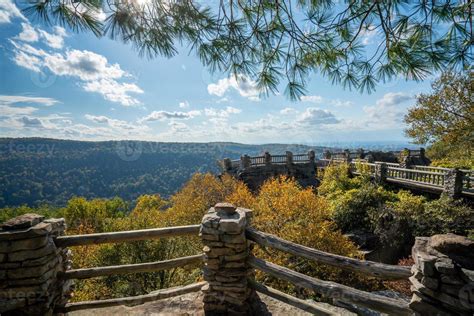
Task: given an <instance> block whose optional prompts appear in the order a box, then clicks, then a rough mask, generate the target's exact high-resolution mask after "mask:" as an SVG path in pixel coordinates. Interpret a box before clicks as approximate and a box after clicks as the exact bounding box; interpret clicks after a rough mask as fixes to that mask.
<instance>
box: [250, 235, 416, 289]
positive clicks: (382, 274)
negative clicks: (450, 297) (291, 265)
mask: <svg viewBox="0 0 474 316" xmlns="http://www.w3.org/2000/svg"><path fill="white" fill-rule="evenodd" d="M246 236H247V238H248V239H250V240H252V241H254V242H256V243H257V244H259V245H261V246H266V247H272V248H275V249H278V250H281V251H284V252H287V253H291V254H292V255H295V256H298V257H303V258H306V259H309V260H314V261H316V262H320V263H324V264H327V265H330V266H333V267H338V268H341V269H345V270H350V271H353V272H358V273H363V274H365V275H370V276H374V277H377V278H381V279H386V280H393V279H408V278H409V277H410V276H411V272H410V268H409V267H402V266H396V265H390V264H383V263H378V262H373V261H365V260H358V259H354V258H349V257H344V256H340V255H335V254H332V253H328V252H324V251H320V250H316V249H313V248H309V247H306V246H302V245H298V244H295V243H292V242H291V241H287V240H284V239H281V238H279V237H277V236H274V235H271V234H267V233H264V232H261V231H258V230H255V229H253V228H247V230H246Z"/></svg>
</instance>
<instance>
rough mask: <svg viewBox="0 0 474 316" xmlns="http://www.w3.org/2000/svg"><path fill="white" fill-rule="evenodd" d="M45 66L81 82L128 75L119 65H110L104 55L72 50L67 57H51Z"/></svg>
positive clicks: (58, 55)
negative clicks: (76, 78) (77, 78)
mask: <svg viewBox="0 0 474 316" xmlns="http://www.w3.org/2000/svg"><path fill="white" fill-rule="evenodd" d="M44 62H45V66H46V67H48V68H49V69H50V70H51V71H52V72H53V73H54V74H56V75H60V76H73V77H79V78H80V79H81V80H84V81H87V80H98V79H119V78H122V77H123V76H125V75H127V74H126V72H125V71H123V70H122V69H121V68H120V66H119V65H118V64H113V65H110V64H109V63H108V61H107V58H105V57H104V56H102V55H99V54H96V53H93V52H91V51H87V50H83V51H80V50H75V49H74V50H71V51H68V52H67V53H66V55H64V56H63V55H61V54H54V55H49V56H47V57H46V58H45V60H44Z"/></svg>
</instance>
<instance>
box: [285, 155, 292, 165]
mask: <svg viewBox="0 0 474 316" xmlns="http://www.w3.org/2000/svg"><path fill="white" fill-rule="evenodd" d="M286 164H287V165H288V166H291V165H292V164H293V153H292V152H291V151H287V152H286Z"/></svg>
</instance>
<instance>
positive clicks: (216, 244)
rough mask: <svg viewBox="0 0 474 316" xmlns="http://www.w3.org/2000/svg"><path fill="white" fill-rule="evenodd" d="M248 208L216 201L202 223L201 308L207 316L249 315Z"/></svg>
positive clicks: (250, 294) (250, 292) (251, 293)
mask: <svg viewBox="0 0 474 316" xmlns="http://www.w3.org/2000/svg"><path fill="white" fill-rule="evenodd" d="M250 214H251V213H250V210H245V209H241V208H235V207H234V206H233V205H232V204H229V203H218V204H216V206H215V207H213V208H211V209H209V212H208V213H207V214H206V215H205V216H204V217H203V219H202V222H201V231H200V236H201V238H202V241H203V243H204V245H205V246H204V249H203V250H204V254H205V256H204V280H206V281H207V283H208V284H207V285H205V286H204V287H203V289H202V291H203V293H204V299H203V301H204V310H205V312H206V315H229V314H230V315H249V314H251V303H250V298H251V297H252V295H253V291H252V290H251V289H250V288H249V287H248V281H247V277H248V276H250V275H252V273H253V272H252V271H253V270H252V269H251V268H250V267H249V266H248V265H247V263H246V259H247V257H248V255H249V251H248V245H247V239H246V237H245V227H246V226H247V223H248V220H249V218H250Z"/></svg>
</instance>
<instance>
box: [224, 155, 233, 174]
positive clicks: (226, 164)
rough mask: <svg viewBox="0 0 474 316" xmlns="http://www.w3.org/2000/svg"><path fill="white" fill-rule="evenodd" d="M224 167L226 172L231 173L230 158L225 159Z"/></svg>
mask: <svg viewBox="0 0 474 316" xmlns="http://www.w3.org/2000/svg"><path fill="white" fill-rule="evenodd" d="M223 165H224V170H225V171H230V170H231V169H232V161H231V160H230V159H229V158H224V160H223Z"/></svg>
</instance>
